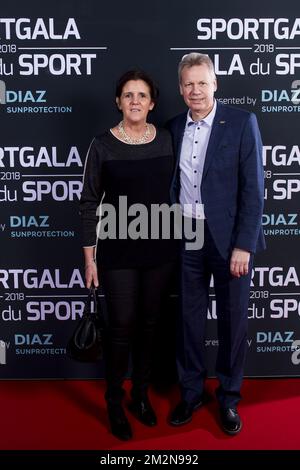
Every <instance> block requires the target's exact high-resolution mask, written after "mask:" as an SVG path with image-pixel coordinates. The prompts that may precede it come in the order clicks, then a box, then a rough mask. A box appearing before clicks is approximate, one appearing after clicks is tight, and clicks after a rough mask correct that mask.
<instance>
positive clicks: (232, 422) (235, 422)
mask: <svg viewBox="0 0 300 470" xmlns="http://www.w3.org/2000/svg"><path fill="white" fill-rule="evenodd" d="M220 417H221V424H222V429H223V431H225V432H226V433H227V434H230V435H231V436H233V435H235V434H238V433H239V432H240V430H241V429H242V421H241V418H240V417H239V414H238V412H237V410H236V408H220Z"/></svg>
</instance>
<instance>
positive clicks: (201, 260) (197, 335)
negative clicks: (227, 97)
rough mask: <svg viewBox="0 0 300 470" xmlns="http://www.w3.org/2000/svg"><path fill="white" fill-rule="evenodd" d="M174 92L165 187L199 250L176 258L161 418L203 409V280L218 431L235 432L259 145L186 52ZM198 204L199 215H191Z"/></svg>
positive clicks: (246, 120)
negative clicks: (177, 292)
mask: <svg viewBox="0 0 300 470" xmlns="http://www.w3.org/2000/svg"><path fill="white" fill-rule="evenodd" d="M178 72H179V86H180V93H181V95H182V96H183V99H184V101H185V103H186V105H187V106H188V108H189V111H188V112H187V113H186V112H185V113H183V114H181V115H179V116H177V117H175V118H174V119H173V120H171V121H170V123H169V129H170V131H171V132H172V136H173V142H174V149H175V154H176V168H175V173H174V178H173V183H172V188H171V195H172V200H173V202H176V201H179V202H180V204H181V207H182V210H183V214H184V217H186V218H192V224H193V226H196V225H197V222H198V221H197V219H201V218H202V219H204V221H202V222H203V223H202V227H203V226H204V244H203V246H202V248H201V249H196V250H193V249H187V246H188V245H187V244H183V251H182V286H181V319H180V324H179V325H178V336H179V345H178V356H177V367H178V374H179V380H180V384H181V390H182V400H181V401H180V403H179V404H178V405H177V406H176V408H175V410H174V411H173V413H172V415H171V420H170V423H171V424H172V425H174V426H178V425H182V424H185V423H188V422H189V421H191V419H192V414H193V412H194V411H195V410H196V409H197V408H199V407H200V406H201V405H202V404H203V398H202V394H203V387H204V379H205V376H206V369H205V364H204V349H205V348H204V344H205V323H206V318H207V308H208V300H209V284H210V278H211V275H213V277H214V287H215V295H216V305H217V317H218V320H217V326H218V340H219V348H218V356H217V362H216V375H217V377H218V379H219V383H220V385H219V387H218V389H217V390H216V395H217V399H218V402H219V406H220V418H221V424H222V429H223V430H224V431H225V432H227V433H229V434H237V433H238V432H239V431H240V430H241V427H242V422H241V419H240V417H239V414H238V412H237V408H236V407H237V404H238V402H239V400H240V398H241V395H240V388H241V384H242V377H243V366H244V360H245V355H246V347H247V341H246V338H247V316H248V301H249V290H250V275H251V268H252V262H253V254H254V253H255V252H256V251H258V250H261V249H264V248H265V242H264V237H263V232H262V228H261V217H262V211H263V196H264V191H263V178H264V174H263V166H262V143H261V137H260V132H259V129H258V125H257V120H256V117H255V115H254V114H253V113H249V112H247V111H243V110H240V109H236V108H231V107H227V106H224V105H222V104H221V103H218V102H217V101H216V100H215V98H214V93H215V91H216V89H217V82H216V76H215V72H214V67H213V63H212V61H211V60H210V59H209V57H208V56H207V55H204V54H199V53H195V52H192V53H190V54H187V55H186V56H184V57H183V59H182V60H181V62H180V64H179V70H178ZM200 205H203V206H202V207H203V209H204V211H201V210H200V211H199V210H198V209H199V207H201V206H200Z"/></svg>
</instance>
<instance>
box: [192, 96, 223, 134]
mask: <svg viewBox="0 0 300 470" xmlns="http://www.w3.org/2000/svg"><path fill="white" fill-rule="evenodd" d="M216 110H217V100H214V105H213V108H212V110H211V112H210V113H209V114H208V115H207V116H205V118H203V119H200V121H194V120H193V119H192V116H191V111H190V110H188V113H187V120H186V127H189V126H192V125H193V124H198V123H199V122H205V124H207V125H208V126H209V127H211V126H212V124H213V121H214V118H215V114H216Z"/></svg>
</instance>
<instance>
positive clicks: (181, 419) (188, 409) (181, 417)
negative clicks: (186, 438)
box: [170, 400, 203, 426]
mask: <svg viewBox="0 0 300 470" xmlns="http://www.w3.org/2000/svg"><path fill="white" fill-rule="evenodd" d="M202 405H203V401H202V400H199V401H198V402H197V403H193V404H191V403H188V402H187V401H185V400H182V401H181V402H179V403H178V405H177V406H176V408H175V410H174V411H173V413H172V414H171V419H170V424H171V425H172V426H181V425H182V424H187V423H189V422H190V421H192V415H193V412H194V411H196V410H197V409H198V408H200V406H202Z"/></svg>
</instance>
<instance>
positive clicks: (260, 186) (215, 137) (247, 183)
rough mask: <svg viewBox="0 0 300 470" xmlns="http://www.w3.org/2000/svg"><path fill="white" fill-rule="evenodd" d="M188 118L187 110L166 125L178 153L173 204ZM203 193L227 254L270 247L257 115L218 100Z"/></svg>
mask: <svg viewBox="0 0 300 470" xmlns="http://www.w3.org/2000/svg"><path fill="white" fill-rule="evenodd" d="M186 118H187V113H186V112H185V113H183V114H180V115H179V116H176V117H175V118H173V119H172V120H171V121H169V123H168V125H167V127H168V129H169V130H170V132H171V134H172V138H173V145H174V152H175V169H174V176H173V180H172V185H171V201H172V203H175V202H179V190H180V167H179V160H180V152H181V145H182V139H183V134H184V129H185V124H186ZM200 191H201V198H202V204H204V212H205V217H206V219H207V223H208V226H209V230H210V232H211V234H212V237H213V239H214V241H215V244H216V246H217V248H218V250H219V252H220V254H221V255H222V257H223V258H225V259H227V258H228V256H230V254H231V251H232V249H233V248H241V249H244V250H247V251H249V252H251V253H255V252H256V251H260V250H263V249H265V240H264V235H263V231H262V225H261V221H262V213H263V202H264V171H263V164H262V142H261V136H260V132H259V128H258V124H257V120H256V116H255V114H253V113H249V112H248V111H244V110H241V109H237V108H232V107H229V106H225V105H222V104H221V103H219V102H218V103H217V109H216V115H215V119H214V122H213V126H212V130H211V135H210V139H209V143H208V147H207V152H206V156H205V163H204V169H203V177H202V182H201V188H200Z"/></svg>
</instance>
